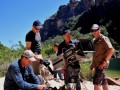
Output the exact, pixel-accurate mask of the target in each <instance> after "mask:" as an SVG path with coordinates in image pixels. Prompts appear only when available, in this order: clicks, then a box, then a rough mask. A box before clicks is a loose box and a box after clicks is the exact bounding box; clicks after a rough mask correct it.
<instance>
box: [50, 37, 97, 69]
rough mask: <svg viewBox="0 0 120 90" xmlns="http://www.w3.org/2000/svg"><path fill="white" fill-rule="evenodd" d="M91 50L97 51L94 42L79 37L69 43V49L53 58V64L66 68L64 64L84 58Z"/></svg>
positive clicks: (56, 66)
mask: <svg viewBox="0 0 120 90" xmlns="http://www.w3.org/2000/svg"><path fill="white" fill-rule="evenodd" d="M89 52H95V50H94V47H93V43H92V41H91V40H89V39H78V40H73V41H72V43H71V44H69V49H65V48H64V50H63V54H60V55H58V56H57V57H54V58H52V61H53V66H54V67H55V68H56V69H57V68H60V67H62V68H64V66H65V65H66V62H67V64H70V63H73V62H76V61H78V60H80V61H81V60H84V59H85V54H86V53H89Z"/></svg>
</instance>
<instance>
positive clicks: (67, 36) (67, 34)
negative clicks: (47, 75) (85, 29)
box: [57, 30, 81, 90]
mask: <svg viewBox="0 0 120 90" xmlns="http://www.w3.org/2000/svg"><path fill="white" fill-rule="evenodd" d="M71 36H72V35H71V31H70V30H65V31H64V32H63V37H64V41H63V42H61V43H60V44H59V47H58V53H57V55H60V54H62V53H64V52H65V51H67V50H68V49H70V48H71V44H75V43H76V40H71ZM70 68H72V70H73V71H75V72H74V74H75V73H78V74H77V76H76V77H77V79H76V80H75V83H76V90H81V86H80V80H79V73H80V65H79V61H76V62H74V63H72V64H70V65H67V66H66V67H65V71H64V72H65V75H64V77H65V84H66V85H68V89H67V90H72V87H69V84H70V83H73V82H72V79H71V77H70V75H71V73H70V72H71V71H69V70H70ZM76 71H77V72H76Z"/></svg>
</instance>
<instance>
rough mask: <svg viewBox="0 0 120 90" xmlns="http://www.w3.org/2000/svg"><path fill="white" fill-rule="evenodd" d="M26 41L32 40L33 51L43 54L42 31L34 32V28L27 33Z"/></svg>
mask: <svg viewBox="0 0 120 90" xmlns="http://www.w3.org/2000/svg"><path fill="white" fill-rule="evenodd" d="M26 42H32V43H31V47H30V49H31V50H32V51H33V53H36V54H41V37H40V32H38V33H34V32H33V31H32V30H31V31H29V32H28V33H27V35H26Z"/></svg>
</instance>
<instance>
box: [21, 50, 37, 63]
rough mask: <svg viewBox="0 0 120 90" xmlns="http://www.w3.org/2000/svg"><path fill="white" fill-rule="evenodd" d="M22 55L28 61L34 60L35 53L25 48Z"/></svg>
mask: <svg viewBox="0 0 120 90" xmlns="http://www.w3.org/2000/svg"><path fill="white" fill-rule="evenodd" d="M23 56H25V57H27V58H28V59H29V60H30V61H36V59H35V54H34V53H33V52H32V51H31V50H25V51H24V53H23Z"/></svg>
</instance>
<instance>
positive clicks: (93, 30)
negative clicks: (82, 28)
mask: <svg viewBox="0 0 120 90" xmlns="http://www.w3.org/2000/svg"><path fill="white" fill-rule="evenodd" d="M98 30H99V29H91V32H97V31H98Z"/></svg>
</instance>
